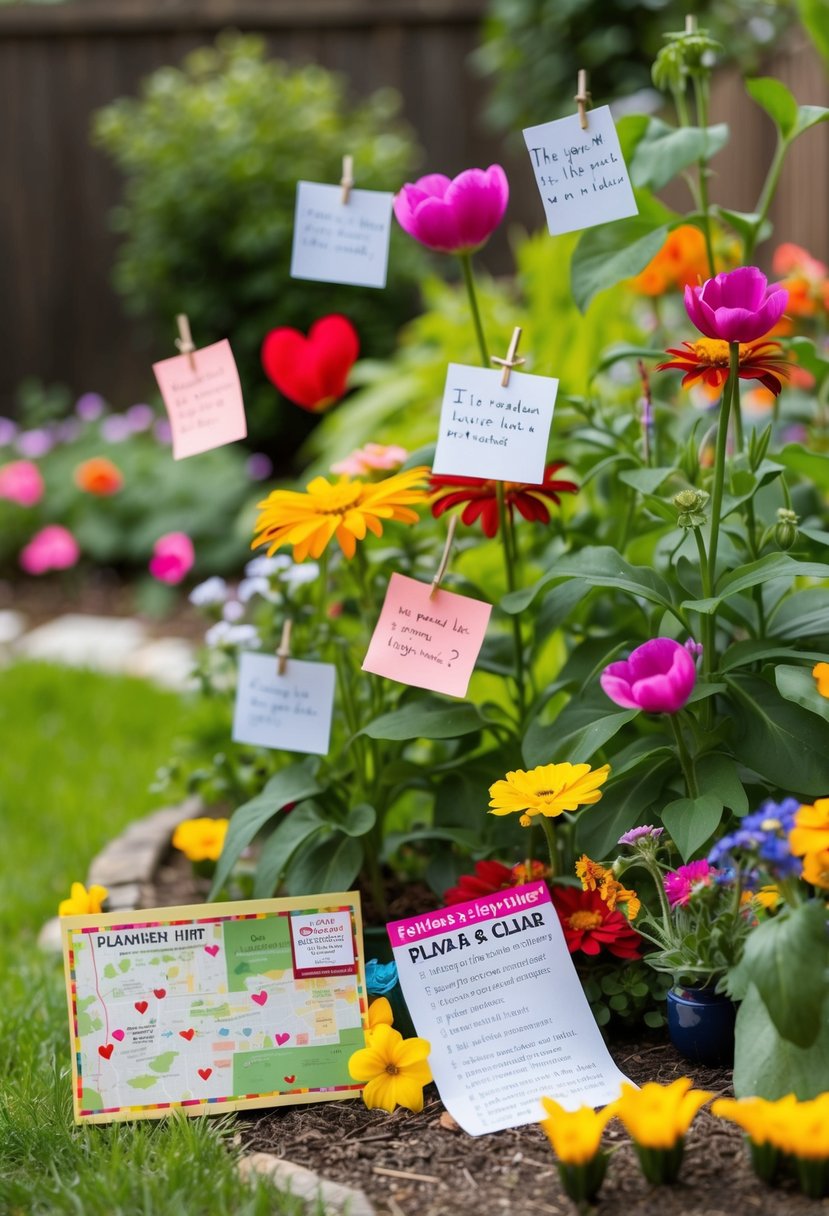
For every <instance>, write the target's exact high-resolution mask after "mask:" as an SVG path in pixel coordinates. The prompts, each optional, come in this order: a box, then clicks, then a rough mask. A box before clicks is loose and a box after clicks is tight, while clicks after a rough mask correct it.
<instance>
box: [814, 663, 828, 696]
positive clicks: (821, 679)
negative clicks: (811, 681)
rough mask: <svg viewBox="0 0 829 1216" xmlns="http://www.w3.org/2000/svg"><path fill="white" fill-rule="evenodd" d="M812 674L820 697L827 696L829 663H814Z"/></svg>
mask: <svg viewBox="0 0 829 1216" xmlns="http://www.w3.org/2000/svg"><path fill="white" fill-rule="evenodd" d="M812 675H813V676H814V677H815V680H816V681H817V690H818V692H819V693H820V695H821V696H822V697H829V663H815V665H814V667H813V668H812Z"/></svg>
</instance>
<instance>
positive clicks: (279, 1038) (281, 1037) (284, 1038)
mask: <svg viewBox="0 0 829 1216" xmlns="http://www.w3.org/2000/svg"><path fill="white" fill-rule="evenodd" d="M273 1037H274V1038H275V1039H276V1045H277V1047H282V1045H283V1044H284V1043H287V1042H288V1039H289V1038H290V1037H291V1036H290V1035H289V1034H280V1033H279V1031H277V1032H276V1034H275V1035H274V1036H273Z"/></svg>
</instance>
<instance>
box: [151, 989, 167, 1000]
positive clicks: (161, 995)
mask: <svg viewBox="0 0 829 1216" xmlns="http://www.w3.org/2000/svg"><path fill="white" fill-rule="evenodd" d="M166 995H167V989H166V988H153V996H156V997H158V999H159V1000H162V999H163V998H164V997H165V996H166Z"/></svg>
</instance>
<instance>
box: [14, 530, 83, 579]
mask: <svg viewBox="0 0 829 1216" xmlns="http://www.w3.org/2000/svg"><path fill="white" fill-rule="evenodd" d="M80 555H81V550H80V547H79V545H78V542H77V541H76V540H75V538H74V536H73V535H72V533H71V532H69V531H68V530H67V529H66V528H62V527H61V526H60V524H49V526H48V527H46V528H42V529H41V530H40V532H38V533H36V534H35V535H34V536H33V537H32V539H31V540H30V541H29V543H28V545H27V546H26V548H25V549H24V550H23V552H22V553H21V554H20V565H21V566H22V567H23V569H24V570H25V571H26V573H27V574H46V573H47V571H49V570H68V569H69V567H70V566H74V565H75V562H76V561H77V560H78V558H79V557H80Z"/></svg>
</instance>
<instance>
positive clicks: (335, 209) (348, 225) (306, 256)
mask: <svg viewBox="0 0 829 1216" xmlns="http://www.w3.org/2000/svg"><path fill="white" fill-rule="evenodd" d="M391 202H392V196H391V194H387V193H385V192H383V191H380V190H352V191H351V193H350V195H349V199H348V202H347V203H343V202H342V190H341V188H340V187H339V186H325V185H321V184H320V183H318V182H297V188H296V212H295V215H294V245H293V252H292V254H291V277H292V278H294V279H316V280H318V281H320V282H323V283H350V284H351V285H352V286H354V287H385V286H386V267H387V266H388V260H389V234H390V232H391Z"/></svg>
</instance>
